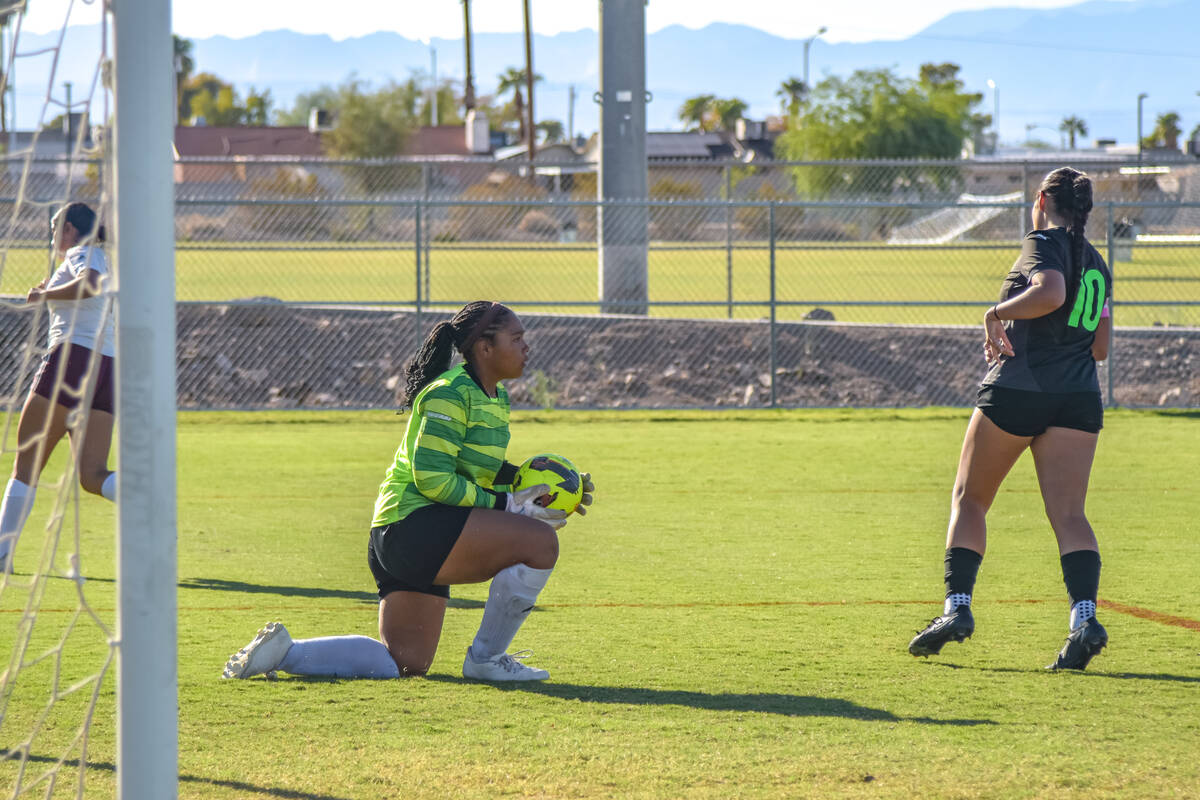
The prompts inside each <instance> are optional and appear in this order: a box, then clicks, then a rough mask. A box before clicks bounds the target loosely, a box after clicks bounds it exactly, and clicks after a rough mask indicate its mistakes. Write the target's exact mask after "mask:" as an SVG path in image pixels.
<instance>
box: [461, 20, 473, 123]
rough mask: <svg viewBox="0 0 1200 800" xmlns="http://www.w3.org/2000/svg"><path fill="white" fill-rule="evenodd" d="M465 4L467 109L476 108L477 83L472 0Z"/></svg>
mask: <svg viewBox="0 0 1200 800" xmlns="http://www.w3.org/2000/svg"><path fill="white" fill-rule="evenodd" d="M462 4H463V49H464V50H465V51H466V56H467V79H466V80H465V81H464V82H463V105H464V106H465V107H466V110H467V111H470V110H471V109H473V108H475V83H474V78H473V77H472V76H471V0H462Z"/></svg>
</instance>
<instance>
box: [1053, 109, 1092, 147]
mask: <svg viewBox="0 0 1200 800" xmlns="http://www.w3.org/2000/svg"><path fill="white" fill-rule="evenodd" d="M1058 129H1059V130H1060V131H1062V132H1063V133H1065V134H1066V135H1067V139H1068V141H1070V143H1071V149H1072V150H1074V149H1075V135H1076V134H1079V135H1080V136H1087V132H1088V127H1087V123H1086V122H1084V121H1083V120H1081V119H1080V118H1079V117H1076V116H1074V115H1072V116H1069V117H1063V121H1062V122H1060V123H1059V124H1058Z"/></svg>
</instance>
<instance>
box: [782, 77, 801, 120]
mask: <svg viewBox="0 0 1200 800" xmlns="http://www.w3.org/2000/svg"><path fill="white" fill-rule="evenodd" d="M806 94H808V87H807V86H805V84H804V81H802V80H800V79H799V78H797V77H796V76H795V75H793V76H791V77H790V78H788V79H787V80H785V81H783V82H782V83H780V84H779V88H778V89H776V90H775V96H776V97H778V98H779V110H780V111H783V112H784V113H786V114H795V113H796V111H797V110H798V109H799V108H800V104H801V103H803V102H804V96H805V95H806Z"/></svg>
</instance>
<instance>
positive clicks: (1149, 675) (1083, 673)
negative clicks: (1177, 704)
mask: <svg viewBox="0 0 1200 800" xmlns="http://www.w3.org/2000/svg"><path fill="white" fill-rule="evenodd" d="M928 663H929V666H931V667H942V668H943V669H969V670H974V671H975V672H1009V673H1015V674H1020V675H1075V676H1078V677H1080V678H1095V679H1100V678H1110V679H1112V678H1116V679H1118V680H1130V681H1173V682H1175V683H1200V675H1170V674H1168V673H1165V672H1101V671H1099V670H1091V671H1087V670H1075V669H1064V670H1059V671H1057V672H1051V671H1050V670H1048V669H1045V668H1043V667H976V666H970V665H967V664H947V663H946V662H944V661H930V662H928Z"/></svg>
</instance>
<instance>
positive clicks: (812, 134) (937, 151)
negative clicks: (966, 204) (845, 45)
mask: <svg viewBox="0 0 1200 800" xmlns="http://www.w3.org/2000/svg"><path fill="white" fill-rule="evenodd" d="M981 99H982V96H981V95H979V94H975V93H968V92H965V91H963V86H962V82H961V81H960V80H959V79H958V66H957V65H955V64H927V65H924V66H922V68H921V78H920V79H919V80H912V79H911V78H902V77H900V76H898V75H896V74H895V73H894V72H893V71H892V70H890V69H869V70H858V71H857V72H855V73H853V74H852V75H851V76H850V77H849V78H841V77H838V76H831V77H828V78H826V79H824V80H823V81H821V83H820V84H818V85H817V86H816V87H815V88H814V90H813V95H812V98H811V101H812V102H809V103H806V104H805V105H804V106H803V107H802V108H801V109H800V110H799V112H798V113H797V114H796V115H794V117H793V119H792V122H791V124H790V125H789V130H788V131H787V132H786V133H784V134H783V135H781V136H780V137H779V139H777V140H776V143H775V149H776V152H777V153H779V154H780V155H781V156H782V157H783V158H786V159H794V160H805V159H814V160H823V161H824V160H841V159H866V158H909V159H922V158H923V159H931V158H935V159H936V158H942V159H945V158H957V157H958V156H959V155H960V154H961V152H962V146H963V142H964V141H965V140H966V139H967V138H968V137H969V136H970V135H971V134H972V132H973V130H974V126H975V123H976V121H977V116H976V115H974V114H973V111H972V107H973V106H974V105H976V104H977V103H979V101H980V100H981ZM793 177H794V178H795V181H796V188H797V191H798V192H799V194H800V195H801V196H802V197H805V196H818V197H823V196H828V195H830V194H834V193H841V192H844V193H848V194H850V195H864V194H870V193H872V192H879V193H882V194H884V195H887V194H890V193H891V192H892V191H894V190H896V189H899V188H902V187H906V188H908V189H910V190H916V191H920V190H921V189H922V187H924V186H932V187H935V188H938V189H939V190H941V189H944V188H945V186H944V185H943V184H944V183H945V181H946V180H947V178H946V171H945V170H937V169H929V168H926V167H923V166H922V165H913V166H900V167H890V168H880V169H877V170H871V171H870V172H869V173H868V171H865V170H846V169H841V168H838V167H836V166H830V167H810V168H801V169H797V170H794V171H793ZM880 178H882V180H880Z"/></svg>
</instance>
